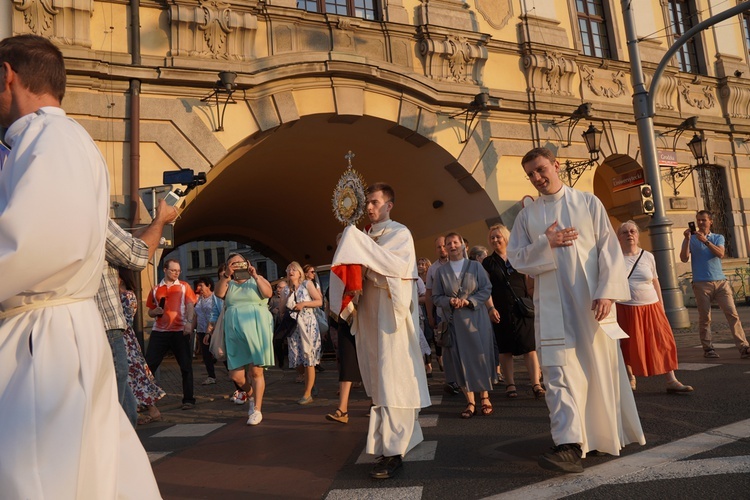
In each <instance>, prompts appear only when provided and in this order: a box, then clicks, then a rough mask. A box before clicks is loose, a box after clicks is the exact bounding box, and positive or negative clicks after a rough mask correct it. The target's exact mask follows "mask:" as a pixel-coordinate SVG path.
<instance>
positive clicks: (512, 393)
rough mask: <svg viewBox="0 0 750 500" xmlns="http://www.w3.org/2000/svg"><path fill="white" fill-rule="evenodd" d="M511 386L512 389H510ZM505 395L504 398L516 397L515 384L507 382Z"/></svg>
mask: <svg viewBox="0 0 750 500" xmlns="http://www.w3.org/2000/svg"><path fill="white" fill-rule="evenodd" d="M511 387H512V388H513V389H511ZM505 397H506V398H517V397H518V391H516V384H508V385H506V386H505Z"/></svg>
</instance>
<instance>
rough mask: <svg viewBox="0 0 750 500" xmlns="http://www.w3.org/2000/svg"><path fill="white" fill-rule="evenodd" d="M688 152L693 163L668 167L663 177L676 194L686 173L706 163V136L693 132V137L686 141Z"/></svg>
mask: <svg viewBox="0 0 750 500" xmlns="http://www.w3.org/2000/svg"><path fill="white" fill-rule="evenodd" d="M687 146H688V148H690V152H691V153H693V158H695V162H696V164H695V165H687V166H684V167H675V166H671V167H669V174H668V176H667V175H665V176H664V177H663V178H664V180H665V181H667V183H668V184H669V185H670V186H672V190H673V191H674V195H675V196H677V195H679V194H680V192H679V191H678V190H677V189H679V187H680V186H682V183H683V182H685V180H686V179H687V177H688V175H690V174H691V173H693V170H695V169H696V168H698V167H699V166H701V165H703V164H704V163H706V138H705V137H703V135H702V134H700V135H699V134H697V133H696V134H693V138H692V139H690V142H688V143H687Z"/></svg>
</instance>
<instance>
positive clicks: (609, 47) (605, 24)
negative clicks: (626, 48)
mask: <svg viewBox="0 0 750 500" xmlns="http://www.w3.org/2000/svg"><path fill="white" fill-rule="evenodd" d="M591 1H593V2H599V4H600V5H601V9H602V16H597V15H596V14H590V13H588V4H589V2H591ZM581 2H582V3H583V5H584V9H585V10H587V12H581V11H579V10H578V1H577V0H572V9H571V19H572V21H573V25H574V26H575V31H576V34H577V42H578V43H579V44H580V52H581V53H582V54H583V55H585V56H587V57H595V58H597V59H610V60H615V59H618V57H617V43H616V37H615V30H614V29H612V21H613V19H612V18H613V12H612V9H611V8H610V5H609V1H608V0H581ZM581 21H585V22H586V24H587V28H588V38H589V40H588V41H589V45H590V46H591V47H592V48H593V49H594V50H593V52H594V53H592V54H587V53H586V46H587V44H586V43H585V42H584V33H583V31H581ZM592 24H598V25H600V26H601V27H602V28H603V31H604V33H603V35H602V34H600V35H598V38H599V41H600V42H606V43H603V44H602V47H601V50H602V55H596V44H595V42H596V39H595V38H594V36H595V35H594V34H593V30H592V29H591V26H592Z"/></svg>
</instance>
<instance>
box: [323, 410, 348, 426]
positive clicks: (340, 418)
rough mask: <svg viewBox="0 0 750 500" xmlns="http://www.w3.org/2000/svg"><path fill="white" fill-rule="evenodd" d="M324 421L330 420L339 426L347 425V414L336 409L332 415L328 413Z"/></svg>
mask: <svg viewBox="0 0 750 500" xmlns="http://www.w3.org/2000/svg"><path fill="white" fill-rule="evenodd" d="M326 420H330V421H331V422H339V423H341V424H346V423H349V413H348V412H345V411H341V409H339V408H336V411H335V412H333V413H329V414H328V415H326Z"/></svg>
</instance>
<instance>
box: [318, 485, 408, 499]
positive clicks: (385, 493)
mask: <svg viewBox="0 0 750 500" xmlns="http://www.w3.org/2000/svg"><path fill="white" fill-rule="evenodd" d="M421 498H422V487H421V486H411V487H407V488H377V489H375V488H354V489H351V490H331V491H330V492H328V495H326V500H421Z"/></svg>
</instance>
